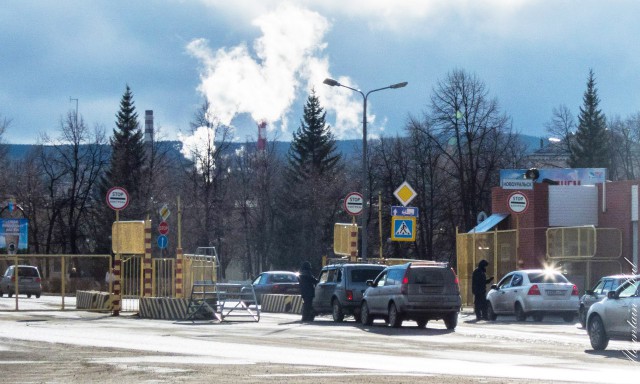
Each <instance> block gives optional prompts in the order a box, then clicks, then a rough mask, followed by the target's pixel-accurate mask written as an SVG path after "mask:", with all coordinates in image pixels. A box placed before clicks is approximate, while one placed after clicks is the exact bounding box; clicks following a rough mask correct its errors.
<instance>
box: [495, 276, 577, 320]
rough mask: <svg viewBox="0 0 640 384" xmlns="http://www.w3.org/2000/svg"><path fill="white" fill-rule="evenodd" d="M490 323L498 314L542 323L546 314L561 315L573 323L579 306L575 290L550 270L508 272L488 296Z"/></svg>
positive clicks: (575, 288)
mask: <svg viewBox="0 0 640 384" xmlns="http://www.w3.org/2000/svg"><path fill="white" fill-rule="evenodd" d="M487 301H488V303H487V314H488V316H489V320H495V319H496V318H497V317H498V315H515V317H516V320H518V321H525V320H526V319H527V317H528V316H532V317H533V319H534V320H535V321H542V319H543V318H544V316H545V315H551V314H553V315H560V316H562V318H563V319H564V321H566V322H568V323H570V322H572V321H574V319H575V317H576V314H577V313H578V307H579V305H580V302H579V295H578V287H576V285H575V284H572V283H570V282H569V280H567V278H566V277H564V275H563V274H562V273H560V272H558V271H555V270H552V269H549V270H547V269H524V270H520V271H513V272H509V273H507V274H506V275H505V276H504V277H503V278H502V279H501V280H500V281H499V282H498V284H494V285H492V286H491V290H490V291H489V293H487Z"/></svg>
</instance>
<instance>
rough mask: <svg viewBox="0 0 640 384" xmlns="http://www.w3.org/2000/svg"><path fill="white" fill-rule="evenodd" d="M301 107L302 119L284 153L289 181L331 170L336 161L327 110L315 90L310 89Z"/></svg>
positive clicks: (307, 178) (337, 160)
mask: <svg viewBox="0 0 640 384" xmlns="http://www.w3.org/2000/svg"><path fill="white" fill-rule="evenodd" d="M303 110H304V116H303V119H302V120H301V121H300V127H299V128H298V130H297V132H295V133H294V134H293V141H292V142H291V147H290V148H289V153H288V155H287V157H288V161H289V168H288V169H289V172H288V175H289V176H290V177H291V178H292V180H291V181H304V180H309V179H310V178H312V177H314V176H322V175H324V174H326V173H331V172H333V171H334V170H335V168H336V165H337V164H338V162H339V161H340V154H337V153H336V141H335V138H334V136H333V134H332V133H331V131H330V128H329V126H328V125H327V124H326V120H325V118H326V114H327V113H326V112H325V111H324V109H323V108H322V107H321V106H320V101H319V100H318V97H317V96H316V93H315V90H311V95H309V98H308V99H307V103H306V104H305V106H304V109H303Z"/></svg>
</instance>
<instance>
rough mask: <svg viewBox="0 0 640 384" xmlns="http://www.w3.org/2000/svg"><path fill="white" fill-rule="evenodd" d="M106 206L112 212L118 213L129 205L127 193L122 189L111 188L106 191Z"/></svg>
mask: <svg viewBox="0 0 640 384" xmlns="http://www.w3.org/2000/svg"><path fill="white" fill-rule="evenodd" d="M107 205H109V207H110V208H111V209H113V210H116V211H119V210H121V209H125V208H126V207H127V205H129V193H127V190H126V189H124V188H122V187H113V188H111V189H109V191H107Z"/></svg>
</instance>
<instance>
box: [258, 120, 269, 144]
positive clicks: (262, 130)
mask: <svg viewBox="0 0 640 384" xmlns="http://www.w3.org/2000/svg"><path fill="white" fill-rule="evenodd" d="M265 149H267V122H266V121H264V120H263V121H261V122H260V123H258V151H264V150H265Z"/></svg>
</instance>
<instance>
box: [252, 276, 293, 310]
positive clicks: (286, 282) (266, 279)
mask: <svg viewBox="0 0 640 384" xmlns="http://www.w3.org/2000/svg"><path fill="white" fill-rule="evenodd" d="M251 285H253V289H254V291H255V293H256V300H257V301H258V304H260V303H261V299H262V295H264V294H283V295H299V294H300V284H299V282H298V274H297V273H295V272H290V271H267V272H262V273H261V274H259V275H258V277H256V278H255V279H254V280H253V282H252V283H251ZM244 292H246V288H244V287H243V289H242V293H244ZM244 301H245V304H252V303H250V302H248V301H247V300H244Z"/></svg>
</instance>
